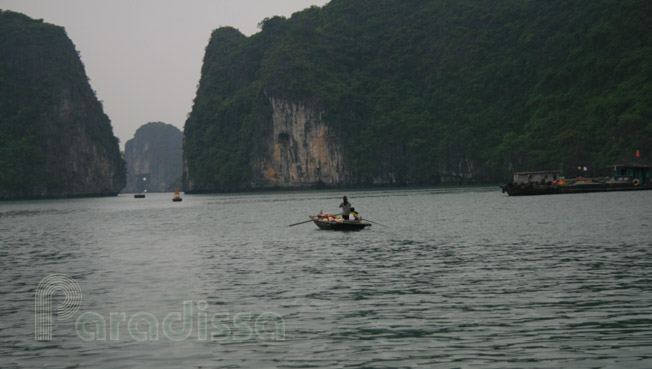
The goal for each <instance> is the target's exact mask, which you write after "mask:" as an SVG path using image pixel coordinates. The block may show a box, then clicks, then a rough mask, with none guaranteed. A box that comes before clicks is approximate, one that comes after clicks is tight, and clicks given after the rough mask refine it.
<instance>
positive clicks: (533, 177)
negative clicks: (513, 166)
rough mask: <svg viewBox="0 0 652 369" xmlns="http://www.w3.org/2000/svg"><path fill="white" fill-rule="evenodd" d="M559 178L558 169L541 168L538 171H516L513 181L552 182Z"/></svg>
mask: <svg viewBox="0 0 652 369" xmlns="http://www.w3.org/2000/svg"><path fill="white" fill-rule="evenodd" d="M557 178H559V171H558V170H542V171H538V172H517V173H514V183H523V182H537V183H538V182H541V181H545V182H552V181H554V180H556V179H557Z"/></svg>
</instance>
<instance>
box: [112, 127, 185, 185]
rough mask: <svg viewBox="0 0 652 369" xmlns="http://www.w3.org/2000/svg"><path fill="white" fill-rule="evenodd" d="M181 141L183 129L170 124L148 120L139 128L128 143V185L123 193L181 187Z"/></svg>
mask: <svg viewBox="0 0 652 369" xmlns="http://www.w3.org/2000/svg"><path fill="white" fill-rule="evenodd" d="M182 141H183V134H182V133H181V131H180V130H179V129H178V128H177V127H175V126H173V125H170V124H165V123H161V122H156V123H147V124H145V125H143V126H141V127H140V128H138V130H137V131H136V133H135V134H134V138H132V139H131V140H129V141H127V143H126V144H125V154H124V157H125V160H126V161H127V187H125V189H124V191H123V192H143V191H144V190H147V191H148V192H166V191H174V190H175V188H178V189H181V173H182V170H183V168H182V162H181V161H182V153H181V143H182ZM143 178H145V180H143Z"/></svg>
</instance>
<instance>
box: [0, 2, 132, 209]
mask: <svg viewBox="0 0 652 369" xmlns="http://www.w3.org/2000/svg"><path fill="white" fill-rule="evenodd" d="M124 185H125V167H124V161H123V160H122V157H121V154H120V150H119V147H118V140H117V138H116V137H115V136H114V135H113V129H112V127H111V123H110V121H109V118H108V117H107V116H106V114H104V111H103V108H102V105H101V103H100V102H99V101H98V100H97V97H96V96H95V94H94V92H93V90H92V89H91V87H90V85H89V83H88V78H87V77H86V73H85V71H84V66H83V65H82V63H81V60H80V58H79V55H78V54H77V52H76V51H75V47H74V45H73V43H72V42H71V41H70V39H69V38H68V36H67V35H66V32H65V30H64V29H63V28H62V27H58V26H55V25H51V24H47V23H43V21H42V20H33V19H31V18H29V17H27V16H25V15H22V14H19V13H14V12H10V11H1V12H0V199H17V198H39V197H66V196H93V195H116V194H117V193H118V192H119V191H120V190H121V189H122V187H124Z"/></svg>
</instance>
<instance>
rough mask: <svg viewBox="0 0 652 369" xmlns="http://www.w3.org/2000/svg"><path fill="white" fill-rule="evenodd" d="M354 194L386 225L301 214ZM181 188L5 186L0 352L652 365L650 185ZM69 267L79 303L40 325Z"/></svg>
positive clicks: (11, 358)
mask: <svg viewBox="0 0 652 369" xmlns="http://www.w3.org/2000/svg"><path fill="white" fill-rule="evenodd" d="M342 195H347V196H348V197H349V199H350V201H351V202H352V204H353V205H354V206H355V207H356V209H358V210H359V211H360V212H361V214H362V216H363V218H367V219H370V220H372V221H374V222H376V223H380V224H384V225H387V226H388V227H382V226H380V225H378V224H375V225H374V226H372V227H371V229H367V230H364V231H360V232H331V231H320V230H318V229H317V227H315V226H314V225H313V224H311V223H307V224H303V225H298V226H295V227H288V225H289V224H292V223H296V222H300V221H303V220H307V216H308V215H310V214H315V213H317V212H319V211H320V210H324V211H328V212H333V213H336V212H337V211H338V208H337V205H338V204H339V203H340V201H341V196H342ZM171 198H172V195H171V194H148V196H147V198H145V199H134V198H133V197H130V196H120V197H117V198H100V199H74V200H50V201H24V202H4V203H0V239H1V241H2V242H1V244H0V267H1V268H2V283H1V285H0V296H2V302H1V303H0V318H1V319H0V367H2V368H13V367H25V368H32V367H52V368H64V367H94V368H123V367H134V366H139V367H170V368H178V367H195V368H199V367H231V368H251V367H265V368H274V367H279V368H281V367H282V368H289V367H308V366H315V367H333V368H339V367H370V368H371V367H373V368H384V367H388V368H389V367H391V368H394V367H433V366H435V367H479V368H508V367H511V368H524V367H528V368H559V367H569V368H570V367H605V368H624V367H627V368H649V367H651V366H652V354H650V352H652V351H651V350H650V349H651V347H652V330H651V329H650V327H652V310H651V303H650V301H652V284H651V283H650V281H652V232H651V229H650V225H651V224H652V214H651V212H650V211H649V208H650V207H649V204H650V202H651V201H652V193H651V192H640V193H599V194H581V195H566V196H564V195H562V196H541V197H523V198H508V197H506V196H504V195H502V194H501V193H500V191H499V190H498V189H497V188H493V187H492V188H487V187H479V188H434V189H418V190H370V191H347V192H346V193H342V192H340V191H314V192H280V193H251V194H227V195H186V196H184V201H183V202H180V203H173V202H172V201H171ZM56 273H61V274H65V275H67V276H70V277H72V278H73V279H74V281H76V283H78V284H79V287H80V289H81V291H82V300H81V304H80V306H79V310H78V312H77V313H76V315H75V316H74V317H72V318H70V319H66V320H57V319H56V314H54V315H53V317H54V318H55V319H54V320H53V326H52V340H51V341H36V340H35V314H34V313H35V311H34V309H35V305H34V304H35V295H36V294H37V286H38V285H39V282H41V281H42V280H43V278H45V277H47V276H49V275H52V274H56ZM63 296H64V295H63V293H54V294H53V300H52V303H53V306H57V305H61V304H65V300H64V298H63ZM266 314H267V315H266ZM80 317H81V318H80ZM141 318H142V319H141ZM84 319H90V320H87V321H86V323H84ZM93 319H95V320H93ZM102 319H103V323H102V324H100V323H98V322H102ZM148 319H149V320H148ZM166 319H167V320H166ZM80 321H81V323H82V324H81V327H82V330H83V332H90V333H94V334H97V333H98V332H99V331H98V330H97V324H99V325H100V326H103V327H105V328H106V331H105V340H97V339H94V340H90V341H84V339H83V338H88V337H89V336H85V335H84V334H83V332H82V334H80V325H79V322H80ZM130 321H131V325H130ZM76 322H77V323H78V326H77V327H76V326H75V323H76ZM148 323H152V324H156V325H157V326H156V329H155V331H153V332H152V331H150V330H149V329H150V328H149V326H148ZM130 328H131V330H130ZM281 328H282V330H279V329H281ZM143 332H144V333H146V334H147V335H145V336H142V335H141V333H143ZM112 334H113V335H112ZM90 337H92V336H90ZM94 337H95V338H97V337H98V336H97V335H96V336H94ZM143 337H146V340H144V341H139V340H138V339H141V338H143ZM279 337H280V338H284V339H283V340H279V339H277V338H279ZM154 338H155V339H154Z"/></svg>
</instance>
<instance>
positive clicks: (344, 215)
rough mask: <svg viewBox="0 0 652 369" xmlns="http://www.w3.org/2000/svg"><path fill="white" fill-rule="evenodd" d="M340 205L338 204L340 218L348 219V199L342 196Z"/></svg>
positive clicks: (349, 209)
mask: <svg viewBox="0 0 652 369" xmlns="http://www.w3.org/2000/svg"><path fill="white" fill-rule="evenodd" d="M342 200H343V201H342V203H341V204H340V207H341V208H342V218H344V219H349V214H351V203H350V202H349V199H347V198H346V196H344V197H343V198H342Z"/></svg>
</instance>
